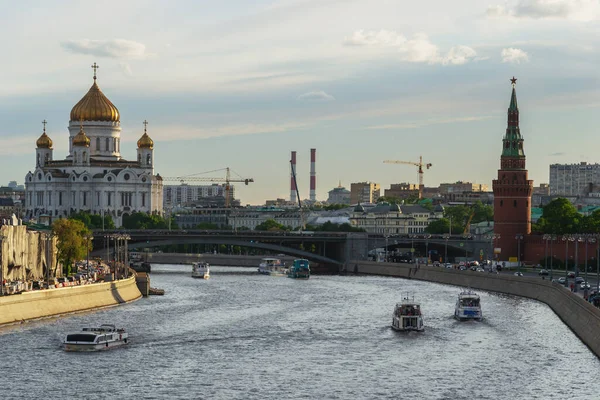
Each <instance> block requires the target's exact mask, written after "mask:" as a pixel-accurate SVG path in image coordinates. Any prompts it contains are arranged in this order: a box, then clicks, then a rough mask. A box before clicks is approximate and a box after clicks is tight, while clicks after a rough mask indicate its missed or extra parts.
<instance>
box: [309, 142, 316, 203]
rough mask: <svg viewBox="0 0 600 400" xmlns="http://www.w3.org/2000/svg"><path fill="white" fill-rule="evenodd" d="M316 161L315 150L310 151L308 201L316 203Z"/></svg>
mask: <svg viewBox="0 0 600 400" xmlns="http://www.w3.org/2000/svg"><path fill="white" fill-rule="evenodd" d="M316 161H317V149H310V201H317V172H316V171H315V162H316Z"/></svg>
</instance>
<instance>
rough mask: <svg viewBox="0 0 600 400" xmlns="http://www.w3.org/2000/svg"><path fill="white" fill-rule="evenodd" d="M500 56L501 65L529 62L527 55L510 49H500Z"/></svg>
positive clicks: (518, 50) (521, 51) (519, 50)
mask: <svg viewBox="0 0 600 400" xmlns="http://www.w3.org/2000/svg"><path fill="white" fill-rule="evenodd" d="M500 56H501V57H502V62H503V63H511V64H520V63H521V62H527V61H529V55H527V53H526V52H525V51H523V50H521V49H514V48H512V47H509V48H507V49H502V52H500Z"/></svg>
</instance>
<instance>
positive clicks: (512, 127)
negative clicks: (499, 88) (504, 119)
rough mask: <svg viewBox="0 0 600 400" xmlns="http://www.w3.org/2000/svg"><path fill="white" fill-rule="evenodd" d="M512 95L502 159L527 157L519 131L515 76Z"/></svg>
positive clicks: (503, 141)
mask: <svg viewBox="0 0 600 400" xmlns="http://www.w3.org/2000/svg"><path fill="white" fill-rule="evenodd" d="M510 81H511V83H512V94H511V96H510V106H509V107H508V124H507V127H506V134H505V135H504V138H503V139H502V157H517V158H521V157H525V152H524V151H523V137H522V136H521V130H520V129H519V107H518V106H517V91H516V89H515V86H516V84H517V78H515V77H514V76H513V78H512V79H511V80H510Z"/></svg>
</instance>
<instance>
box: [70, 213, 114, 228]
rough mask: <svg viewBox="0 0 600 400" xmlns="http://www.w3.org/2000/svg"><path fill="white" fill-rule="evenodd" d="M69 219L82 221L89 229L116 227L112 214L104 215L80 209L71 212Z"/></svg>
mask: <svg viewBox="0 0 600 400" xmlns="http://www.w3.org/2000/svg"><path fill="white" fill-rule="evenodd" d="M69 219H76V220H78V221H81V222H83V224H84V225H85V226H86V227H87V228H89V229H102V228H104V229H115V223H114V221H113V219H112V217H111V216H110V215H105V216H104V217H102V215H98V214H90V213H89V212H86V211H79V212H77V213H75V214H71V216H70V217H69ZM103 219H104V221H103ZM103 222H104V223H103Z"/></svg>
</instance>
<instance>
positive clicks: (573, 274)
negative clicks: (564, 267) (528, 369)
mask: <svg viewBox="0 0 600 400" xmlns="http://www.w3.org/2000/svg"><path fill="white" fill-rule="evenodd" d="M567 276H568V277H569V278H575V272H569V273H568V274H567Z"/></svg>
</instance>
